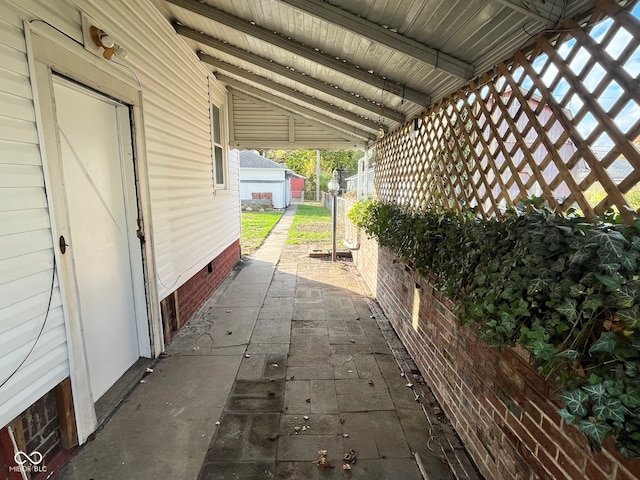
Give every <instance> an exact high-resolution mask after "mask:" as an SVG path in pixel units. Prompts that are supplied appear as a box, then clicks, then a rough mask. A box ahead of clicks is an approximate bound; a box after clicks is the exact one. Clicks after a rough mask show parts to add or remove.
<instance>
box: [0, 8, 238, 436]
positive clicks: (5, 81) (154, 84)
mask: <svg viewBox="0 0 640 480" xmlns="http://www.w3.org/2000/svg"><path fill="white" fill-rule="evenodd" d="M81 11H82V12H84V13H86V14H88V15H89V16H91V17H92V18H93V19H94V20H96V22H97V23H98V24H99V25H100V26H101V27H102V28H103V29H104V30H105V31H107V32H108V33H109V34H110V35H112V36H113V37H114V38H115V39H116V40H117V41H118V43H120V44H121V45H122V46H123V47H124V48H126V49H127V51H128V54H129V56H128V58H127V59H126V61H125V62H126V64H128V65H130V66H131V67H132V69H133V70H134V71H135V73H136V75H137V78H139V80H140V83H141V85H142V98H143V99H142V102H143V104H142V107H143V108H142V118H143V120H144V122H143V124H142V125H140V124H138V125H135V128H136V129H140V128H142V129H143V130H144V142H145V145H144V148H145V150H146V158H147V161H148V172H149V178H148V179H145V178H143V179H140V181H141V182H143V183H146V182H147V181H148V183H149V190H150V197H151V202H152V217H153V223H152V230H153V236H154V240H155V255H156V262H157V265H156V267H157V271H158V275H157V278H156V279H155V280H156V281H157V282H158V284H159V292H160V298H162V297H164V296H166V295H167V294H169V293H170V292H172V291H173V290H175V289H177V288H178V287H179V286H180V285H181V284H182V283H184V282H186V281H187V280H188V279H189V278H190V277H191V276H193V274H195V273H196V272H197V271H199V270H200V269H202V268H203V267H204V266H205V265H206V264H207V263H208V262H209V261H210V260H211V259H212V258H215V257H216V256H217V255H218V254H219V253H221V252H222V251H223V250H224V249H225V248H227V247H228V246H229V245H230V244H232V243H233V242H234V241H236V240H237V239H238V238H239V235H240V214H239V201H238V188H239V186H238V185H239V179H238V175H237V169H238V159H237V154H233V155H231V156H230V157H231V158H230V164H229V170H228V172H227V174H228V183H227V188H226V189H222V190H220V189H219V190H218V191H216V192H214V189H213V185H212V184H213V181H212V171H211V169H212V154H211V133H210V132H211V130H210V122H209V111H210V109H209V98H210V92H209V82H208V75H210V73H209V72H208V71H207V70H206V69H205V68H204V67H203V66H202V65H201V64H200V63H199V61H198V60H197V57H196V56H195V54H194V52H193V51H192V50H191V49H189V48H188V47H187V46H186V45H185V44H184V43H183V42H182V40H181V39H180V38H179V37H178V36H177V35H176V34H175V32H174V31H173V29H172V28H171V26H170V25H169V23H168V22H167V21H166V20H165V19H164V18H163V17H162V16H161V14H160V13H159V12H158V10H157V8H156V5H155V4H154V3H153V2H152V0H137V1H135V2H122V1H116V0H100V1H89V0H72V1H68V2H67V1H63V0H58V1H55V2H50V1H49V0H19V1H18V0H16V1H15V2H14V3H11V2H9V1H8V0H0V248H1V251H0V383H1V382H3V381H4V380H5V378H6V377H8V376H9V375H10V374H11V373H12V371H13V370H14V369H15V368H16V367H17V366H18V365H19V364H20V362H21V361H22V360H23V359H24V358H25V357H26V354H27V352H28V351H29V349H30V348H31V346H32V345H33V344H34V340H35V339H36V337H37V336H38V333H39V331H40V328H41V325H42V324H43V321H44V319H45V316H46V324H45V327H44V330H43V331H42V334H41V336H40V339H39V340H38V342H37V344H36V346H35V348H34V350H33V352H32V353H31V354H30V355H29V357H28V358H27V360H26V362H25V363H24V364H23V365H22V367H21V368H20V369H19V370H18V372H17V373H16V374H15V375H13V376H12V377H11V379H10V380H9V381H8V382H7V383H6V384H5V385H3V386H2V387H0V405H1V407H2V408H0V426H3V425H5V424H6V423H7V422H9V421H10V420H12V419H13V418H14V417H15V416H16V415H18V414H19V413H20V412H21V411H22V410H24V408H26V407H27V406H29V405H31V404H32V403H33V402H34V401H35V400H37V399H38V398H40V397H41V396H42V395H43V394H44V393H46V392H47V391H49V390H50V389H51V388H52V387H54V386H55V385H56V384H57V383H58V382H59V381H61V380H62V379H64V378H65V377H67V376H69V374H70V372H69V360H68V349H67V345H66V334H65V325H64V317H63V311H62V306H61V304H62V300H61V298H62V297H61V293H60V291H59V288H58V284H57V278H55V279H54V286H53V291H52V294H51V295H50V292H51V285H52V278H53V275H52V274H53V266H54V264H53V245H54V243H55V242H53V241H52V234H51V229H50V225H51V220H50V212H49V210H48V206H47V197H46V195H45V187H44V177H43V168H42V159H41V155H40V148H39V145H38V132H37V130H36V124H35V110H34V106H33V99H32V93H31V85H30V79H29V68H28V62H27V55H26V41H25V34H24V32H23V24H22V21H23V20H24V19H26V20H32V19H42V20H45V21H46V22H48V23H50V24H52V25H53V26H55V27H56V28H58V29H60V30H62V31H63V32H64V33H65V34H67V35H69V36H70V37H72V38H73V39H75V40H76V41H82V29H81ZM32 25H33V27H32V28H34V29H35V28H48V27H46V26H44V25H43V24H42V22H33V23H32ZM36 25H37V27H36ZM60 35H61V36H62V34H60ZM78 48H80V47H78ZM95 62H96V63H100V62H106V60H103V59H101V58H98V57H96V59H95ZM109 68H117V67H112V66H109ZM122 71H123V72H124V75H125V76H130V74H129V72H128V70H127V69H125V68H123V69H122ZM212 84H213V87H212V88H211V95H212V96H213V97H215V98H216V99H217V103H218V104H219V105H221V106H223V108H224V105H225V102H226V92H225V91H224V90H223V89H222V87H220V86H219V84H217V83H216V82H212ZM225 130H226V128H225ZM56 242H57V240H56ZM56 248H57V247H56ZM153 280H154V279H152V281H153ZM50 296H51V302H50V305H49V297H50ZM48 305H49V307H48ZM47 309H48V315H47V313H46V312H47Z"/></svg>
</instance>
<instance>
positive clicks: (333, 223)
mask: <svg viewBox="0 0 640 480" xmlns="http://www.w3.org/2000/svg"><path fill="white" fill-rule="evenodd" d="M331 197H332V198H333V204H332V206H331V210H332V214H331V217H332V218H331V241H332V243H333V249H332V250H331V261H332V262H335V261H336V259H337V257H338V254H337V252H336V224H337V217H338V208H337V207H338V202H337V201H336V200H337V197H336V194H335V193H334V194H333V195H331Z"/></svg>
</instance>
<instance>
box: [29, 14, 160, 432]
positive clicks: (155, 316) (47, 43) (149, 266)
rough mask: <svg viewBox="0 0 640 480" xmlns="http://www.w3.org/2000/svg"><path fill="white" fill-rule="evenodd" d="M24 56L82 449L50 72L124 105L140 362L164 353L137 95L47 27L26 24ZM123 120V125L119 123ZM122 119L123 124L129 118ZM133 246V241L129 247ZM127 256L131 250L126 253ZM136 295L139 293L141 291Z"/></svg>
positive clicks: (78, 343)
mask: <svg viewBox="0 0 640 480" xmlns="http://www.w3.org/2000/svg"><path fill="white" fill-rule="evenodd" d="M24 27H25V39H26V43H27V56H28V60H29V68H30V77H31V85H32V91H33V96H34V106H35V111H36V124H37V126H38V135H39V143H40V147H41V152H42V153H41V154H42V162H43V174H44V178H45V185H46V186H47V191H48V198H47V201H48V204H49V214H50V217H51V229H52V236H53V238H54V241H55V243H56V245H55V248H54V251H55V255H56V264H57V268H58V275H59V277H58V278H59V279H60V280H59V281H60V288H61V292H62V304H63V309H64V312H65V324H66V328H67V346H68V351H69V363H70V371H71V382H72V388H73V399H74V407H75V413H76V424H77V429H78V440H79V442H80V443H81V444H82V443H84V442H85V441H86V439H87V438H88V436H89V435H90V434H91V433H93V432H94V431H95V430H96V428H97V426H98V425H97V419H96V415H95V407H94V399H93V398H92V395H91V387H90V383H89V377H88V365H87V359H86V352H85V346H84V342H83V335H82V323H81V319H80V312H79V310H78V304H79V303H78V298H79V297H78V290H77V282H76V278H75V273H74V272H75V269H74V265H73V258H72V256H70V255H68V254H67V255H61V252H60V248H59V247H58V245H57V243H58V242H57V240H58V238H59V237H60V236H61V235H64V236H65V238H69V237H70V226H69V216H68V211H67V209H66V207H65V206H66V197H65V191H64V184H63V179H62V175H61V158H60V150H59V143H58V134H57V128H56V120H55V109H54V96H53V86H52V75H53V72H56V73H59V74H62V75H64V76H66V77H68V78H70V79H72V80H74V81H76V82H78V83H80V84H82V85H85V86H86V87H89V88H91V89H94V90H96V91H98V92H100V93H102V94H104V95H107V96H109V97H112V98H114V99H117V100H119V101H121V102H123V103H125V104H128V105H130V106H131V107H130V108H131V111H132V114H131V116H132V119H133V125H134V127H135V128H132V129H131V135H132V139H131V140H132V142H129V145H133V150H131V151H130V152H123V153H125V158H127V155H129V157H128V158H131V157H132V156H135V172H134V167H133V162H131V169H130V171H131V174H132V175H135V180H136V183H135V187H137V199H136V191H135V190H136V188H135V187H132V188H131V189H130V190H129V191H128V192H127V195H128V196H129V197H130V196H131V195H133V203H131V204H130V208H135V207H134V206H135V205H136V202H137V209H138V211H139V214H140V216H141V218H142V221H143V231H144V233H145V242H144V247H143V248H140V243H139V240H138V238H137V236H136V232H135V230H133V231H130V235H131V238H130V244H131V245H132V247H133V246H134V245H137V249H138V251H140V254H141V256H143V262H140V261H139V260H140V259H139V258H138V260H137V261H133V260H134V259H132V265H134V264H135V265H136V266H137V268H138V269H139V270H138V272H137V273H141V274H143V276H144V284H145V285H144V286H145V289H146V291H144V290H145V289H138V291H136V292H134V294H135V297H136V302H135V304H136V314H137V321H138V323H137V325H136V327H137V329H138V332H139V335H138V338H139V350H140V355H141V356H147V357H156V356H157V355H159V353H160V352H162V351H163V349H164V344H163V337H162V321H161V314H160V301H159V297H158V290H157V285H156V282H155V281H149V280H150V279H154V278H155V277H156V263H155V256H154V248H153V236H152V229H151V228H150V226H151V205H150V196H149V182H148V172H147V162H146V152H145V147H144V145H145V143H144V133H143V132H144V129H143V128H142V125H143V118H142V92H141V90H140V88H139V87H138V86H137V85H136V84H135V83H133V81H127V80H126V75H123V72H122V71H121V70H119V69H118V68H119V67H117V66H115V65H112V64H110V62H108V61H106V60H104V61H102V59H100V58H97V57H95V56H93V55H91V54H89V53H87V52H86V51H85V50H84V49H83V48H82V47H81V46H80V45H77V44H74V42H71V41H70V40H68V39H67V38H65V37H63V36H62V35H60V34H59V33H57V32H55V31H53V30H52V29H49V28H48V27H46V26H44V27H39V28H37V29H36V28H32V26H31V24H29V22H26V21H25V22H24ZM121 121H125V120H124V119H121ZM126 121H129V119H127V120H126ZM132 241H133V243H131V242H132ZM132 250H133V249H132ZM140 290H142V291H140Z"/></svg>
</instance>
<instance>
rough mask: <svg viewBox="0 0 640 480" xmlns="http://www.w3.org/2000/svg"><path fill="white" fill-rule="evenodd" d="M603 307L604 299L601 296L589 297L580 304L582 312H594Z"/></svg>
mask: <svg viewBox="0 0 640 480" xmlns="http://www.w3.org/2000/svg"><path fill="white" fill-rule="evenodd" d="M603 305H604V298H602V295H589V296H588V297H587V298H586V299H585V301H584V302H582V308H583V309H584V310H591V311H596V310H597V309H598V308H600V307H601V306H603Z"/></svg>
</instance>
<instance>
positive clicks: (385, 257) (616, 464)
mask: <svg viewBox="0 0 640 480" xmlns="http://www.w3.org/2000/svg"><path fill="white" fill-rule="evenodd" d="M354 259H355V262H356V264H357V266H358V269H359V271H360V273H361V274H362V275H363V277H364V278H365V280H366V281H367V283H368V285H369V287H370V288H371V290H372V291H373V292H374V294H375V295H376V299H377V301H378V302H379V303H380V305H381V307H382V309H383V310H384V312H385V314H386V315H387V316H388V318H389V319H390V321H391V322H392V324H393V326H394V327H395V329H396V330H397V332H398V335H399V336H400V338H401V339H402V341H403V343H404V344H405V346H406V347H407V349H408V350H409V352H410V354H411V355H412V357H413V359H414V361H415V362H416V364H417V365H418V366H419V368H420V370H421V372H422V374H423V375H424V377H425V379H426V380H427V382H428V383H429V384H430V386H431V388H432V389H433V391H434V394H435V395H436V397H437V398H438V400H439V402H440V403H441V405H442V407H443V409H444V410H445V411H446V413H447V415H448V417H449V418H450V419H451V421H452V423H453V425H454V426H455V428H456V430H457V432H458V434H459V435H460V437H461V438H462V440H463V441H464V443H465V445H466V446H467V448H468V450H469V452H470V454H471V456H472V457H473V459H474V460H475V462H476V463H477V465H478V468H479V469H480V471H481V472H482V473H483V474H484V475H485V476H486V478H488V479H496V480H513V479H535V478H543V479H574V480H584V479H589V480H605V479H608V480H611V479H615V480H627V479H633V478H640V461H638V460H630V459H625V458H623V457H622V456H621V455H619V454H618V453H617V452H616V451H615V450H614V448H613V442H611V441H608V442H607V443H606V448H605V449H604V451H603V452H602V453H597V452H591V451H590V450H589V446H588V442H587V441H586V438H585V437H584V436H583V435H582V433H580V432H579V431H578V429H577V428H575V427H568V426H566V425H564V422H563V421H562V419H561V418H560V417H559V415H558V414H557V413H556V411H557V409H558V408H560V404H559V402H558V397H557V394H556V393H555V391H554V388H553V386H552V385H550V384H549V383H547V382H546V381H545V380H544V378H543V377H541V376H540V375H538V373H537V372H536V370H535V369H534V368H533V367H531V366H530V364H529V361H528V360H529V358H528V355H527V352H525V351H519V350H517V349H510V348H504V349H502V350H499V351H498V350H493V349H491V348H489V347H487V346H486V345H485V344H484V343H482V342H481V341H479V340H477V338H476V336H475V333H474V332H473V329H472V328H470V327H460V326H459V321H458V319H457V318H456V316H455V315H454V314H453V313H452V312H451V307H452V303H451V302H450V301H449V300H448V299H446V298H443V297H442V296H441V295H440V294H439V292H437V291H434V290H433V288H432V286H431V285H430V284H429V282H428V281H427V280H426V279H424V278H423V277H421V276H420V275H418V274H417V273H414V272H413V271H412V270H411V269H410V268H409V267H407V266H405V265H404V264H402V263H394V260H395V256H394V255H393V254H392V253H391V252H389V251H388V250H386V249H381V248H379V247H378V244H377V242H376V241H375V240H369V239H367V238H366V235H365V234H364V233H363V234H362V235H360V248H359V250H355V251H354Z"/></svg>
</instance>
